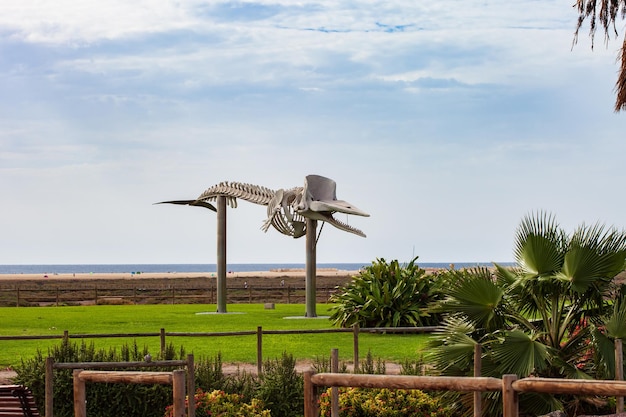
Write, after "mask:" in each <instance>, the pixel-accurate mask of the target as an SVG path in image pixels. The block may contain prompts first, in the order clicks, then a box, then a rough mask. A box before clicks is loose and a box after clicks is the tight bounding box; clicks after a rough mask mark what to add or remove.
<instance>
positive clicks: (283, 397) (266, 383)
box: [256, 352, 304, 417]
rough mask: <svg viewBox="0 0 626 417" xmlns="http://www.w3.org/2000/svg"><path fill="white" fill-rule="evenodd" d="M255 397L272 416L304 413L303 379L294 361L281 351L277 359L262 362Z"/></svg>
mask: <svg viewBox="0 0 626 417" xmlns="http://www.w3.org/2000/svg"><path fill="white" fill-rule="evenodd" d="M260 381H261V385H260V386H259V389H258V391H257V393H256V396H257V398H259V399H260V400H261V401H263V403H264V404H266V406H267V408H269V409H270V410H271V411H272V416H274V417H290V416H301V415H303V413H304V379H303V377H302V375H300V374H299V373H297V372H296V361H295V359H294V358H293V356H292V355H289V354H287V353H285V352H283V354H282V356H281V357H280V358H279V359H275V360H268V361H266V362H265V363H264V366H263V374H262V375H261V376H260Z"/></svg>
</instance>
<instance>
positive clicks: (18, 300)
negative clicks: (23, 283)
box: [15, 285, 20, 307]
mask: <svg viewBox="0 0 626 417" xmlns="http://www.w3.org/2000/svg"><path fill="white" fill-rule="evenodd" d="M19 306H20V287H19V285H18V286H17V300H16V301H15V307H19Z"/></svg>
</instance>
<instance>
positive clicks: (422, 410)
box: [320, 387, 452, 417]
mask: <svg viewBox="0 0 626 417" xmlns="http://www.w3.org/2000/svg"><path fill="white" fill-rule="evenodd" d="M320 415H321V416H324V417H330V415H331V389H330V388H329V389H328V390H327V391H326V392H324V393H323V394H322V395H321V396H320ZM451 415H452V410H450V409H449V408H446V407H444V406H443V405H442V404H441V403H440V401H439V400H438V399H437V398H434V397H431V396H429V395H427V394H425V393H424V392H422V391H419V390H401V389H398V390H390V389H386V388H383V389H370V388H343V387H342V388H339V417H403V416H413V417H448V416H451Z"/></svg>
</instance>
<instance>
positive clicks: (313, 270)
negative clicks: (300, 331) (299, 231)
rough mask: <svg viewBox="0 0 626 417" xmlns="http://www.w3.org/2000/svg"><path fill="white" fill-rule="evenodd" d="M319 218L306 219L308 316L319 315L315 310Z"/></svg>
mask: <svg viewBox="0 0 626 417" xmlns="http://www.w3.org/2000/svg"><path fill="white" fill-rule="evenodd" d="M316 238H317V220H312V219H306V283H305V284H306V290H305V291H306V314H305V316H306V317H317V313H316V311H315V308H316V306H315V304H316V301H317V300H316V293H317V289H316V288H315V280H316V275H317V265H316V264H317V259H316V258H317V256H316V253H317V250H316V247H315V246H316V241H315V240H316Z"/></svg>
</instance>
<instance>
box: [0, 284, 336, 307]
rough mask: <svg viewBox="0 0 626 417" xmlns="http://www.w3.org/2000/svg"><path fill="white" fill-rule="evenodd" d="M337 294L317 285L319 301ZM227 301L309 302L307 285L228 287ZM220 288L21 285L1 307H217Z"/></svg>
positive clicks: (4, 292)
mask: <svg viewBox="0 0 626 417" xmlns="http://www.w3.org/2000/svg"><path fill="white" fill-rule="evenodd" d="M335 292H336V287H335V286H318V287H317V288H316V301H317V302H320V303H325V302H328V301H329V299H330V297H331V295H332V294H334V293H335ZM227 294H228V302H229V303H230V304H237V303H239V304H241V303H271V302H274V303H287V304H303V303H304V301H305V299H306V288H305V287H304V286H293V285H285V286H265V287H258V286H252V285H250V286H247V285H242V286H233V287H228V288H227ZM216 302H217V289H216V286H215V285H213V284H212V283H211V285H207V286H204V287H187V286H173V285H171V286H162V287H138V286H123V285H121V286H118V287H106V286H105V287H103V286H97V285H94V286H92V287H82V288H70V287H65V286H63V287H60V286H59V287H55V288H53V289H49V288H48V289H45V288H41V287H38V286H35V285H18V286H14V287H10V288H0V305H4V306H16V307H20V306H33V305H36V306H41V305H45V306H60V305H68V304H69V305H71V304H166V303H167V304H192V303H196V304H201V303H202V304H215V303H216Z"/></svg>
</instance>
